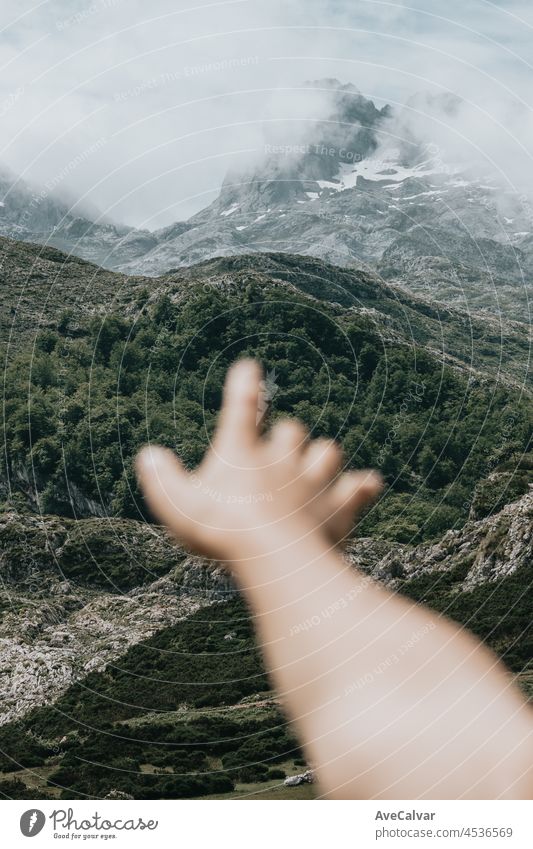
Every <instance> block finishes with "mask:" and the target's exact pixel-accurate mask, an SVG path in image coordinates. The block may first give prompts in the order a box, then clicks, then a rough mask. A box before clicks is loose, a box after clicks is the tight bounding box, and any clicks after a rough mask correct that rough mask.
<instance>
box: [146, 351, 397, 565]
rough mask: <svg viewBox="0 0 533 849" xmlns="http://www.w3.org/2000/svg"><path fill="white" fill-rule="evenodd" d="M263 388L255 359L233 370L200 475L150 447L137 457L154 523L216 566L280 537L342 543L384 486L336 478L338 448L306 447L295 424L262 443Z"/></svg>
mask: <svg viewBox="0 0 533 849" xmlns="http://www.w3.org/2000/svg"><path fill="white" fill-rule="evenodd" d="M260 387H261V370H260V368H259V366H258V364H257V363H256V362H255V361H253V360H241V361H239V362H238V363H237V364H236V365H234V366H233V367H232V368H231V369H230V371H229V372H228V376H227V379H226V385H225V388H224V400H223V406H222V411H221V414H220V419H219V423H218V427H217V431H216V434H215V437H214V440H213V442H212V445H211V446H210V448H209V450H208V451H207V453H206V455H205V457H204V460H203V461H202V463H201V465H200V466H199V467H198V468H197V469H196V471H195V472H194V473H191V472H188V471H186V470H185V469H184V468H183V466H182V465H181V463H180V462H179V460H178V459H177V457H176V456H175V455H174V454H173V453H172V452H171V451H169V450H168V449H165V448H160V447H155V446H147V447H146V448H144V449H143V450H142V451H141V452H140V454H139V456H138V458H137V472H138V477H139V481H140V484H141V487H142V489H143V491H144V494H145V497H146V500H147V502H148V504H149V506H150V509H151V510H152V512H153V514H154V516H155V517H156V518H157V519H158V520H160V521H161V522H163V523H164V524H165V525H167V526H168V527H169V528H170V530H171V531H172V532H173V534H174V535H175V536H176V537H177V538H178V539H179V540H180V541H182V542H183V543H185V545H187V546H188V547H189V548H191V549H193V550H195V551H197V552H200V553H202V554H206V555H207V556H209V557H212V558H215V559H217V560H232V561H235V560H239V559H241V558H244V557H245V556H249V555H250V554H252V555H253V553H254V551H256V550H260V549H261V548H262V547H263V548H264V547H265V545H266V546H270V547H271V548H273V549H275V547H276V534H277V533H280V532H281V531H282V530H283V532H284V535H285V536H286V534H287V532H288V533H289V534H291V535H294V537H295V538H297V537H298V535H300V536H301V535H307V534H321V535H322V537H323V538H325V539H326V540H327V541H328V543H331V544H338V543H340V542H341V541H342V540H343V539H344V538H345V537H346V535H347V534H348V533H349V531H350V530H351V528H352V527H353V523H354V517H355V515H356V514H357V512H358V511H359V510H361V508H362V507H364V506H365V505H366V504H367V503H368V502H369V501H370V500H371V499H373V498H374V497H375V496H376V495H377V493H378V492H379V489H380V485H381V484H380V478H379V476H378V475H377V474H376V473H374V472H371V471H362V472H347V473H345V474H339V472H340V469H341V466H342V453H341V450H340V448H339V447H338V445H336V444H335V443H334V442H331V441H329V440H324V439H317V440H314V441H309V439H308V435H307V431H306V430H305V428H304V426H303V425H302V424H301V423H299V422H297V421H295V420H291V419H287V420H284V421H281V422H279V423H277V424H276V425H275V426H274V427H273V428H272V429H271V431H270V433H269V434H268V435H267V436H261V435H260V432H259V426H258V424H257V422H258V419H259V412H258V411H260Z"/></svg>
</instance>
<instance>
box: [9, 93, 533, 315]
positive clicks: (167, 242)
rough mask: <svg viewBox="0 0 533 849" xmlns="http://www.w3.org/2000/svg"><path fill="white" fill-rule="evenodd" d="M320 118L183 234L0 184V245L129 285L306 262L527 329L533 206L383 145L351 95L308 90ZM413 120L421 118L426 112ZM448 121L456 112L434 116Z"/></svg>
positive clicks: (489, 183) (430, 154)
mask: <svg viewBox="0 0 533 849" xmlns="http://www.w3.org/2000/svg"><path fill="white" fill-rule="evenodd" d="M310 86H311V87H315V88H317V89H318V90H320V91H321V92H322V94H324V93H326V94H327V96H328V104H329V113H328V115H327V118H326V119H325V120H322V121H317V122H315V123H314V124H310V127H309V133H308V138H306V139H304V140H303V142H301V143H299V144H295V145H292V146H291V145H267V146H265V153H264V160H263V162H262V163H259V164H257V165H256V166H255V167H254V168H247V169H244V170H243V171H241V172H239V171H233V172H232V173H230V174H228V176H227V178H226V180H225V181H224V183H223V185H222V188H221V191H220V195H219V197H218V198H217V199H216V200H215V201H214V202H213V203H212V204H211V205H210V206H208V207H207V208H206V209H204V210H201V211H200V212H198V213H197V214H196V215H194V216H192V217H191V218H190V219H189V220H187V221H180V222H176V223H175V224H173V225H171V226H169V227H165V228H163V229H161V230H158V231H156V232H154V233H148V232H146V231H143V230H135V229H134V228H128V227H119V226H117V225H113V224H108V223H100V222H97V223H94V222H92V221H91V220H90V216H87V217H83V216H80V215H78V213H75V214H73V213H72V211H71V210H70V209H69V207H68V206H67V205H66V204H64V203H62V202H61V201H58V200H57V199H56V198H55V196H54V194H53V192H50V191H48V192H47V191H45V193H44V195H43V193H42V192H39V191H37V190H32V189H31V188H30V187H27V186H24V185H21V184H20V183H19V182H16V181H15V180H14V178H12V177H11V178H10V177H7V176H5V175H4V177H3V178H1V177H0V233H2V234H4V235H8V236H10V237H12V238H16V239H22V240H30V241H37V242H43V243H46V244H48V245H53V246H55V247H58V248H60V249H62V250H64V251H66V252H67V253H73V254H76V255H78V256H80V257H83V258H85V259H88V260H91V261H93V262H96V263H98V264H99V265H102V266H103V267H104V268H110V269H115V270H120V271H123V272H125V273H127V274H130V275H146V276H148V277H155V276H159V275H162V274H164V273H166V272H168V271H171V270H173V269H176V268H179V267H183V266H189V265H194V264H195V263H198V262H202V261H204V260H207V259H211V258H213V257H217V256H222V257H225V256H231V255H236V254H249V253H253V252H258V253H264V252H283V253H290V254H299V255H308V256H313V257H317V258H320V259H324V260H326V261H328V262H330V263H333V264H336V265H340V266H351V267H355V268H364V269H371V270H373V271H377V272H379V273H380V274H381V275H382V276H383V277H384V278H385V279H387V280H391V281H394V282H396V283H400V284H401V285H402V286H405V287H406V288H408V289H410V290H411V291H414V292H417V293H423V294H425V295H426V296H429V297H431V298H432V299H433V300H438V301H441V302H445V303H446V304H456V305H458V306H460V307H462V308H465V309H467V310H469V311H470V310H483V311H487V312H491V313H493V314H496V315H498V316H500V315H504V316H506V317H507V318H514V319H517V320H519V321H524V320H526V321H528V320H529V319H528V315H529V307H528V303H529V302H530V300H531V297H532V294H533V290H532V279H533V204H532V203H531V202H530V201H529V200H528V199H527V198H525V197H523V196H520V195H519V194H516V193H513V192H511V191H503V190H501V189H500V188H499V187H498V183H497V182H496V181H495V179H494V178H493V177H492V175H490V174H488V175H486V176H483V177H480V176H479V175H478V176H473V174H471V173H467V172H466V171H465V170H464V168H460V167H457V166H456V165H454V163H453V162H447V161H446V158H445V156H444V154H443V153H442V151H439V150H437V149H435V147H434V146H427V145H424V144H423V143H421V142H418V141H417V140H416V139H414V138H412V139H410V140H409V143H408V144H407V143H406V144H403V146H397V147H393V146H391V144H390V142H389V141H387V139H389V138H390V136H389V135H388V133H387V128H388V126H389V125H388V123H387V122H388V121H389V120H390V119H391V116H392V110H391V109H390V108H389V107H385V108H384V109H381V110H379V109H377V108H376V107H375V106H374V104H373V103H372V102H371V101H369V100H366V99H365V98H364V97H362V96H361V94H360V93H359V92H358V91H357V89H356V88H355V87H354V86H350V85H348V86H342V85H341V84H340V83H339V82H337V81H336V80H321V81H318V82H315V83H311V84H310ZM421 108H422V109H423V108H424V105H423V104H422V107H421ZM443 108H444V111H445V112H446V111H447V112H450V113H453V111H454V109H456V108H457V103H456V102H455V100H454V101H453V102H452V101H449V102H444V103H443Z"/></svg>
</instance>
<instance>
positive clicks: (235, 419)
mask: <svg viewBox="0 0 533 849" xmlns="http://www.w3.org/2000/svg"><path fill="white" fill-rule="evenodd" d="M261 377H262V373H261V367H260V366H259V363H257V362H256V361H255V360H251V359H246V360H239V361H238V362H237V363H235V364H234V365H233V366H232V367H231V368H230V370H229V371H228V374H227V377H226V382H225V384H224V398H223V402H222V409H221V411H220V417H219V421H218V426H217V432H216V437H215V446H216V448H217V450H218V451H220V453H221V454H222V455H223V456H226V457H229V456H233V457H234V456H235V454H236V453H238V451H240V450H241V449H242V448H251V447H252V446H253V445H254V444H255V443H256V442H257V439H258V436H259V429H258V408H259V407H258V405H259V389H260V382H261Z"/></svg>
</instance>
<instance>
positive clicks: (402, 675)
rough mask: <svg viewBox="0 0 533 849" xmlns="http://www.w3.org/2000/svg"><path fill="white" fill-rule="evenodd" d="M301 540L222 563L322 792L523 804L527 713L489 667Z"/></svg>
mask: <svg viewBox="0 0 533 849" xmlns="http://www.w3.org/2000/svg"><path fill="white" fill-rule="evenodd" d="M299 530H300V532H299V533H298V532H296V531H297V529H295V527H294V525H293V524H291V526H290V528H289V527H287V529H286V530H285V529H284V528H283V527H280V528H278V529H277V530H276V533H275V534H272V532H269V531H268V529H267V530H266V531H264V532H261V533H262V534H264V539H257V537H256V539H255V541H254V542H252V543H251V544H248V545H246V546H245V547H244V549H243V548H242V547H241V552H242V551H244V554H245V557H244V559H240V560H239V561H233V562H232V564H231V565H232V569H233V570H234V572H235V574H236V576H237V579H238V581H239V583H240V585H241V587H242V589H243V592H244V594H245V596H246V598H247V600H248V602H249V604H250V606H251V608H252V611H253V613H254V615H255V620H256V624H257V629H258V633H259V638H260V641H261V643H262V645H263V650H264V654H265V658H266V663H267V666H268V668H269V670H270V671H271V674H272V676H273V679H274V682H275V684H276V686H277V688H278V690H279V692H280V694H281V696H282V698H283V700H284V702H285V704H286V708H287V710H288V712H289V714H290V716H291V717H292V718H293V719H294V721H295V723H296V725H297V727H298V729H299V731H300V734H301V737H302V739H303V740H304V742H305V746H306V750H307V753H308V757H309V759H310V760H311V762H313V763H315V764H316V765H317V766H318V772H319V779H320V781H321V784H322V787H323V790H324V792H326V793H328V794H330V795H332V796H337V797H343V796H346V797H351V798H353V797H354V796H359V797H369V796H382V797H389V798H420V797H424V796H425V797H428V798H429V797H433V798H446V797H450V798H457V797H458V796H461V795H464V796H465V797H474V798H476V797H477V798H485V797H486V798H494V797H495V796H498V795H503V796H504V797H505V796H509V797H511V798H520V797H524V796H525V797H528V794H529V792H530V786H529V781H528V778H527V776H526V771H527V769H528V767H529V763H530V762H531V739H532V738H531V720H530V714H529V709H528V708H527V706H525V704H524V702H523V700H522V698H521V696H520V695H519V694H518V693H517V692H516V691H515V689H514V687H512V686H511V684H510V681H509V679H508V677H507V675H506V673H505V672H504V670H503V669H502V667H501V665H500V664H499V663H498V661H497V660H496V658H495V657H494V656H493V655H492V654H491V653H490V652H489V651H487V650H486V649H485V648H484V647H483V646H482V645H481V644H480V643H479V642H478V641H477V640H475V639H474V638H472V637H471V636H469V635H467V634H466V633H465V632H464V631H462V630H460V629H459V628H457V627H455V626H454V625H453V624H452V623H450V622H448V621H447V620H445V619H442V618H441V617H438V616H436V615H434V614H432V613H431V612H430V611H429V610H427V609H426V608H424V607H420V606H417V605H413V604H411V603H409V602H407V601H406V600H404V599H401V598H400V597H399V596H396V595H394V594H392V593H390V592H388V591H387V590H385V589H383V588H381V587H379V586H377V585H376V584H375V583H374V582H372V581H370V580H369V579H368V578H366V577H365V576H363V575H361V574H359V573H358V572H356V571H355V570H353V569H352V568H350V567H349V566H348V565H347V564H345V563H344V562H343V561H342V559H341V558H340V557H339V555H338V554H337V553H336V552H334V551H332V550H331V549H330V548H329V547H328V546H327V544H326V543H325V542H323V541H322V538H321V537H320V535H318V534H317V533H315V532H313V531H312V530H311V528H310V527H304V526H302V527H301V528H300V529H299ZM274 541H275V542H274ZM265 552H269V553H265Z"/></svg>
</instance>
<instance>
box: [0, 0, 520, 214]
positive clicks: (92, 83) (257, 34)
mask: <svg viewBox="0 0 533 849" xmlns="http://www.w3.org/2000/svg"><path fill="white" fill-rule="evenodd" d="M414 5H415V0H413V2H412V3H403V2H392V0H391V2H378V0H358V2H357V3H353V0H342V2H338V1H337V2H333V0H330V1H329V2H328V0H326V2H324V0H305V1H304V0H292V2H281V0H273V2H271V3H268V4H267V3H264V2H263V0H261V2H259V0H233V1H232V2H231V1H230V0H228V1H227V2H206V0H203V2H202V3H200V4H198V3H195V2H193V0H178V2H170V0H152V2H151V3H150V4H146V3H144V2H142V0H48V2H41V3H37V4H36V3H35V2H33V3H32V2H28V0H24V2H22V3H21V2H20V0H3V2H2V8H1V12H0V29H1V34H0V66H1V67H2V74H1V75H0V115H1V117H2V128H3V134H2V146H1V148H0V163H3V164H5V165H6V166H8V167H10V168H11V169H12V170H13V171H15V172H16V173H19V174H23V175H24V176H25V177H26V178H27V179H29V180H35V181H40V182H46V181H49V180H50V179H53V178H54V175H58V174H60V173H63V172H64V170H65V168H66V166H68V164H69V162H72V161H73V160H75V159H76V157H79V155H80V153H81V152H87V151H89V152H90V153H89V155H86V156H85V157H84V158H83V162H82V163H81V164H80V165H79V166H78V167H76V168H74V169H71V170H70V172H69V175H68V177H67V178H65V180H64V181H62V187H63V188H64V190H65V191H68V193H69V194H71V195H75V196H79V197H84V198H86V200H87V201H90V202H91V203H93V204H95V205H96V206H98V207H99V208H100V209H101V210H102V212H103V213H105V214H106V215H109V216H111V217H114V218H115V219H118V220H122V221H125V222H127V223H130V224H135V225H138V226H148V227H158V226H163V225H165V224H168V223H170V222H172V221H174V220H176V219H178V218H185V217H187V216H188V215H190V214H191V213H192V212H194V211H195V210H197V209H199V208H201V207H202V206H204V205H206V204H207V203H209V202H210V201H211V200H212V199H213V198H214V197H215V196H216V193H217V191H218V188H219V186H220V184H221V182H222V179H223V177H224V174H225V173H226V171H227V170H228V169H229V168H234V167H238V166H239V164H240V163H242V162H244V161H247V159H248V158H250V157H252V158H253V157H254V156H257V155H258V154H259V153H260V151H261V149H262V148H263V147H264V141H265V131H264V119H265V116H266V118H267V120H268V126H269V134H270V136H272V134H274V135H275V134H276V133H277V134H278V135H281V136H288V137H289V138H295V137H301V133H302V132H303V128H304V127H305V125H306V121H313V120H316V119H319V118H320V117H321V115H322V114H323V109H324V104H323V101H322V100H321V98H320V97H316V98H315V97H310V96H309V95H304V93H303V92H302V82H303V81H304V80H306V79H317V78H320V77H337V78H339V79H341V80H342V81H343V82H353V83H355V84H356V85H357V86H358V87H359V88H360V90H361V92H362V93H363V94H365V95H366V96H368V97H372V98H373V99H375V100H376V102H377V103H378V104H379V105H383V104H384V103H385V102H387V101H390V102H392V103H393V104H396V105H397V106H400V105H402V104H404V103H405V101H406V100H407V99H408V98H409V97H410V96H412V95H413V94H414V93H415V92H417V91H420V90H428V91H430V92H432V93H433V94H436V93H442V92H446V91H453V92H456V93H458V94H461V95H462V96H463V98H464V99H465V102H466V103H467V104H468V109H467V110H466V111H465V112H461V114H460V116H459V118H460V121H459V122H458V123H457V125H456V126H455V125H453V122H452V126H450V127H449V128H448V129H449V138H450V140H449V142H447V143H448V144H449V146H450V150H451V151H452V152H453V153H454V155H462V156H464V158H465V159H466V158H468V157H471V156H475V157H478V158H480V159H485V160H486V161H487V162H489V161H493V162H494V163H496V167H497V168H499V169H500V170H501V171H502V173H505V174H507V176H508V178H509V179H510V180H512V181H513V182H515V183H516V182H517V181H518V179H519V176H520V173H521V171H522V169H523V168H524V167H525V166H524V165H523V163H524V162H526V161H529V160H528V159H527V157H529V156H530V154H531V150H530V147H531V137H532V135H531V114H532V113H531V103H530V92H529V81H530V78H531V76H530V75H531V68H530V67H529V65H528V50H529V45H530V43H531V41H530V39H531V27H532V25H533V15H532V12H531V9H530V6H529V5H527V4H525V3H524V2H519V0H516V2H515V1H514V0H511V2H507V3H505V4H502V3H500V4H495V3H490V2H487V1H486V0H472V2H471V3H464V2H461V3H460V2H458V0H447V2H444V0H433V2H431V1H430V2H429V3H425V4H424V7H423V8H420V9H413V6H414ZM412 120H413V129H415V130H416V131H417V132H419V133H426V134H428V135H429V136H431V135H432V134H433V135H435V134H436V135H439V133H440V130H439V123H438V121H439V119H438V118H437V117H435V116H433V117H428V116H426V117H424V116H422V117H421V116H418V117H417V116H415V115H414V113H413V114H412ZM454 120H455V119H454ZM520 150H521V151H522V153H521V154H520V157H522V158H520V157H519V155H518V151H520ZM91 151H92V152H91ZM524 157H525V158H524ZM517 163H521V164H520V165H519V166H517Z"/></svg>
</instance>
